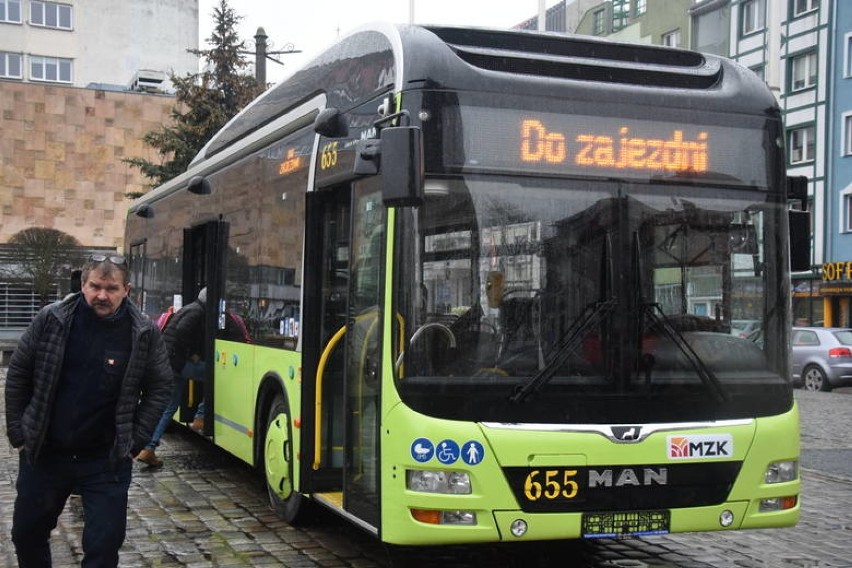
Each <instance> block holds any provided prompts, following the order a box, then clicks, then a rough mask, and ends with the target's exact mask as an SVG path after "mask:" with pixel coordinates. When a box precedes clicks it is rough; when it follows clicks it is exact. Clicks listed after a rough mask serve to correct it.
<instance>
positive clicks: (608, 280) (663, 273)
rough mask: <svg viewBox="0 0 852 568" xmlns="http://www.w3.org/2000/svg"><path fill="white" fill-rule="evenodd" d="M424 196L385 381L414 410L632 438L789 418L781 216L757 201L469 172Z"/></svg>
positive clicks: (706, 189) (744, 194) (403, 244)
mask: <svg viewBox="0 0 852 568" xmlns="http://www.w3.org/2000/svg"><path fill="white" fill-rule="evenodd" d="M426 195H427V196H426V200H425V203H424V204H423V206H422V207H419V208H416V209H410V210H400V211H399V214H398V220H397V227H398V229H397V237H396V238H397V246H396V250H397V254H396V260H395V262H396V266H397V269H396V272H395V275H396V280H395V291H396V292H395V309H396V311H397V314H398V315H397V318H396V320H397V321H398V322H399V323H398V324H397V326H396V329H395V333H396V335H397V337H396V339H395V343H394V345H398V346H399V348H398V349H397V356H396V360H395V369H394V371H395V373H396V378H397V380H396V385H397V388H398V391H399V393H400V395H401V397H402V400H403V401H404V402H406V403H407V404H409V405H411V406H412V407H413V408H414V409H415V410H418V411H421V412H423V413H425V414H429V415H434V416H440V417H445V418H454V419H460V420H478V421H496V422H527V423H529V422H536V423H539V422H546V423H564V422H568V423H571V422H577V423H584V422H585V423H601V422H602V423H630V422H685V421H691V420H722V419H738V418H746V417H753V416H760V415H769V414H774V413H778V412H782V411H784V410H787V409H789V408H790V406H791V404H792V394H791V389H790V385H789V383H788V380H787V377H788V376H789V374H788V369H787V365H788V363H787V361H786V358H784V357H780V356H778V357H776V356H775V353H776V351H775V350H776V349H779V345H783V342H785V341H786V336H785V335H784V334H785V332H784V331H783V330H782V328H783V327H784V320H783V316H782V314H783V313H784V306H785V302H786V301H788V296H787V295H786V294H785V293H784V291H783V290H784V289H785V286H786V287H787V288H789V282H787V281H786V278H787V277H786V276H785V275H784V273H783V271H782V270H780V269H776V270H773V269H770V268H768V267H770V266H785V265H786V262H785V258H784V256H783V255H784V252H783V250H784V247H783V243H781V242H779V241H778V239H777V234H779V233H781V234H783V232H782V231H779V229H780V228H781V227H780V224H781V223H785V222H786V211H785V205H784V204H783V200H781V203H778V202H777V201H778V200H773V199H771V198H770V197H769V195H768V193H767V191H766V190H765V189H745V188H731V187H720V186H706V185H698V184H694V183H690V184H687V185H677V184H672V183H666V184H653V183H639V182H635V181H631V180H612V179H608V180H592V179H570V178H548V177H542V176H517V175H516V176H514V177H512V176H506V175H494V174H480V173H473V174H466V175H444V176H431V177H428V178H427V180H426ZM744 322H747V323H748V326H749V329H752V330H755V331H756V332H757V333H754V334H747V333H744V328H743V325H744ZM400 336H401V337H400ZM782 352H783V351H778V353H782Z"/></svg>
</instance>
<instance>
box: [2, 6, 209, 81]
mask: <svg viewBox="0 0 852 568" xmlns="http://www.w3.org/2000/svg"><path fill="white" fill-rule="evenodd" d="M198 45H199V41H198V0H121V1H120V2H116V1H115V0H85V1H82V0H64V1H63V2H46V1H42V0H0V79H6V80H12V81H23V82H33V83H49V84H53V85H57V84H58V85H67V86H74V87H101V88H110V89H123V88H134V89H137V90H143V91H154V92H166V91H168V90H169V87H170V85H169V82H168V76H169V74H171V73H177V74H179V75H183V74H185V73H195V72H196V71H197V70H198V58H197V57H196V56H195V55H192V54H191V53H188V52H187V49H197V48H198Z"/></svg>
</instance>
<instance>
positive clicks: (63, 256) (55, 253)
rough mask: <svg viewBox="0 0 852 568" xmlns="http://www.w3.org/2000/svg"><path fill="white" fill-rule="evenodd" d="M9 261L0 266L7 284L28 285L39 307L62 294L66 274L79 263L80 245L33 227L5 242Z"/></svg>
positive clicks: (80, 257) (81, 255)
mask: <svg viewBox="0 0 852 568" xmlns="http://www.w3.org/2000/svg"><path fill="white" fill-rule="evenodd" d="M8 250H9V255H8V259H9V262H8V264H6V265H2V266H0V271H1V272H2V274H3V276H4V278H5V279H6V280H7V281H11V282H19V283H30V284H31V285H32V287H33V291H34V292H35V293H36V295H38V297H39V300H40V301H41V303H42V305H46V304H48V303H50V302H51V301H52V300H53V299H54V298H55V293H56V292H57V291H61V292H63V293H64V292H66V291H67V290H68V287H69V278H68V277H69V275H70V274H71V271H72V270H73V269H74V268H78V267H79V266H80V264H82V261H83V258H82V257H83V252H82V249H81V248H80V243H79V241H77V239H75V238H74V237H72V236H71V235H69V234H67V233H63V232H62V231H58V230H56V229H45V228H41V227H33V228H30V229H25V230H23V231H21V232H19V233H16V234H15V235H13V236H12V238H11V239H9V247H8Z"/></svg>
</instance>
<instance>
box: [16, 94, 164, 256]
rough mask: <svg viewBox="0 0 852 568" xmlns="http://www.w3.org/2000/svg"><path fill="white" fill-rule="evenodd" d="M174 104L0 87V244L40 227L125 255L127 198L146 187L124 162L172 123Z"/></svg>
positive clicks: (146, 152)
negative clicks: (148, 134)
mask: <svg viewBox="0 0 852 568" xmlns="http://www.w3.org/2000/svg"><path fill="white" fill-rule="evenodd" d="M174 105H175V98H174V97H171V96H161V95H147V94H140V93H132V92H118V91H101V90H94V89H81V88H75V87H60V86H53V85H51V86H45V85H41V84H33V83H17V82H4V81H0V243H6V242H8V241H9V239H10V238H11V237H12V236H13V235H14V234H15V233H18V232H19V231H22V230H24V229H27V228H30V227H44V228H52V229H57V230H60V231H63V232H65V233H68V234H69V235H72V236H73V237H75V238H77V240H78V241H79V242H80V244H81V245H82V246H84V247H110V248H115V249H117V250H122V249H123V246H124V220H125V216H126V212H127V208H128V206H129V205H130V200H129V199H128V198H127V197H126V195H125V194H126V193H128V192H139V191H145V190H146V189H147V184H148V180H147V178H145V177H144V176H142V174H141V173H140V172H139V170H138V168H133V167H131V166H130V165H128V164H126V163H125V162H124V161H123V159H124V158H131V157H139V158H144V159H147V160H151V161H154V160H157V159H158V156H157V153H156V151H154V150H153V149H151V148H150V147H148V146H146V145H145V144H144V143H143V142H142V137H143V136H144V134H145V133H146V132H149V131H152V130H157V129H159V128H160V127H161V126H162V125H163V124H165V123H167V122H169V121H170V120H171V119H170V117H169V112H170V110H171V109H172V108H173V107H174Z"/></svg>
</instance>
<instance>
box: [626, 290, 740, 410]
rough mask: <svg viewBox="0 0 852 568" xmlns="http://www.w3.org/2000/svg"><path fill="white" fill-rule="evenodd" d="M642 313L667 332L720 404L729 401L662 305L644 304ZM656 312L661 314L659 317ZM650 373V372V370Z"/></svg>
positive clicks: (720, 385)
mask: <svg viewBox="0 0 852 568" xmlns="http://www.w3.org/2000/svg"><path fill="white" fill-rule="evenodd" d="M642 311H644V312H645V315H647V316H648V317H649V318H650V319H651V321H652V322H653V324H656V325H657V326H659V327H660V328H661V329H662V330H663V332H665V334H666V335H667V336H668V338H669V339H671V340H672V343H674V344H675V345H676V346H677V348H678V349H679V350H680V352H681V353H683V355H684V357H686V360H687V361H689V364H690V365H692V368H693V369H694V370H695V373H696V374H697V375H698V378H700V379H701V382H702V383H704V384H705V385H706V386H707V387H709V389H710V390H711V391H712V392H713V394H714V395H715V396H716V399H717V400H718V401H719V402H725V401H726V400H728V395H727V394H726V393H725V389H724V387H722V383H720V382H719V379H718V378H717V377H716V375H714V374H713V371H711V370H710V369H709V368H708V367H707V365H705V364H704V361H702V360H701V357H699V356H698V353H696V352H695V350H694V349H693V348H692V346H691V345H690V344H689V342H688V341H687V340H686V338H685V337H684V336H683V334H682V333H681V332H680V331H678V330H677V329H676V328H675V327H674V326H673V325H672V324H671V322H670V321H669V318H668V317H667V316H666V314H665V312H663V308H662V307H661V306H660V304H658V303H656V302H649V303H645V304H642ZM656 312H659V315H658V314H657V313H656ZM648 372H650V370H649V371H648Z"/></svg>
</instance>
